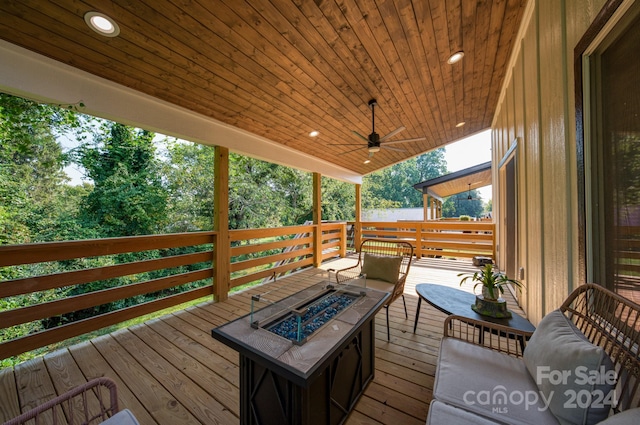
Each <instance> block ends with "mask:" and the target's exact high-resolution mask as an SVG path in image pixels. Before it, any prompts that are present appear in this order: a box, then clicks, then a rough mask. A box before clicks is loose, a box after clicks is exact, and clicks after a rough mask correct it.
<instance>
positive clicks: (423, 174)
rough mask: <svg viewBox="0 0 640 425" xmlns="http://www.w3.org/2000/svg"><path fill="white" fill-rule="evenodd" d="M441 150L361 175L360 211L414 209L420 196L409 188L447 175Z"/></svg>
mask: <svg viewBox="0 0 640 425" xmlns="http://www.w3.org/2000/svg"><path fill="white" fill-rule="evenodd" d="M444 152H445V151H444V149H436V150H433V151H431V152H427V153H425V154H422V155H420V156H418V157H416V158H412V159H409V160H407V161H404V162H401V163H399V164H396V165H393V166H391V167H388V168H385V169H384V170H380V171H376V172H375V173H371V174H369V175H368V176H365V178H364V180H363V184H362V208H363V209H374V208H416V207H421V206H422V194H421V193H420V192H419V191H417V190H415V189H414V188H413V185H414V184H416V183H420V182H422V181H425V180H429V179H432V178H435V177H439V176H441V175H443V174H446V172H447V163H446V161H445V159H444Z"/></svg>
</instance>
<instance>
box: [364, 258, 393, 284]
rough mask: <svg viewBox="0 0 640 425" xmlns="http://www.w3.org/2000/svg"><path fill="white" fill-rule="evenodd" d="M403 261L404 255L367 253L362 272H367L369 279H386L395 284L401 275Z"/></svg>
mask: <svg viewBox="0 0 640 425" xmlns="http://www.w3.org/2000/svg"><path fill="white" fill-rule="evenodd" d="M401 263H402V257H382V256H378V255H373V254H367V253H365V254H364V259H363V261H362V270H361V271H360V273H362V274H366V275H367V279H378V280H384V281H385V282H390V283H393V284H395V283H396V282H397V281H398V276H399V275H400V264H401Z"/></svg>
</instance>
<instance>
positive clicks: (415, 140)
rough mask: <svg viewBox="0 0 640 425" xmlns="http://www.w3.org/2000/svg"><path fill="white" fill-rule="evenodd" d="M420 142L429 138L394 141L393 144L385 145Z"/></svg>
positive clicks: (386, 143) (387, 143)
mask: <svg viewBox="0 0 640 425" xmlns="http://www.w3.org/2000/svg"><path fill="white" fill-rule="evenodd" d="M420 140H427V138H426V137H416V138H415V139H402V140H393V141H391V142H384V144H385V145H395V144H396V143H408V142H419V141H420Z"/></svg>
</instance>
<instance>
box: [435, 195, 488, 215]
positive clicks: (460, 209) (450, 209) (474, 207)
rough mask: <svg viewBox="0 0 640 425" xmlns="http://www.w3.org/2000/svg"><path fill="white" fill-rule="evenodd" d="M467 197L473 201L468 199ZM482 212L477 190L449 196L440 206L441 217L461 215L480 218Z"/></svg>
mask: <svg viewBox="0 0 640 425" xmlns="http://www.w3.org/2000/svg"><path fill="white" fill-rule="evenodd" d="M469 195H471V197H472V198H473V199H468V196H469ZM483 210H484V206H483V203H482V199H481V198H480V194H479V193H478V191H477V190H472V191H470V192H463V193H458V194H456V195H453V196H449V197H448V198H447V199H446V200H445V201H444V203H443V204H442V216H443V217H460V216H461V215H468V216H470V217H480V216H481V215H482V212H483Z"/></svg>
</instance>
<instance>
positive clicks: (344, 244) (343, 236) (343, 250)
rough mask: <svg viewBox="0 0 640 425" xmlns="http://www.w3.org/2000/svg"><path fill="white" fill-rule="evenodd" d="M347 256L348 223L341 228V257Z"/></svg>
mask: <svg viewBox="0 0 640 425" xmlns="http://www.w3.org/2000/svg"><path fill="white" fill-rule="evenodd" d="M346 256H347V223H344V224H343V225H342V226H340V257H342V258H344V257H346Z"/></svg>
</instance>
